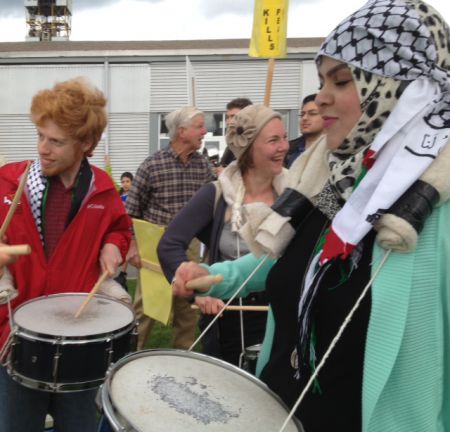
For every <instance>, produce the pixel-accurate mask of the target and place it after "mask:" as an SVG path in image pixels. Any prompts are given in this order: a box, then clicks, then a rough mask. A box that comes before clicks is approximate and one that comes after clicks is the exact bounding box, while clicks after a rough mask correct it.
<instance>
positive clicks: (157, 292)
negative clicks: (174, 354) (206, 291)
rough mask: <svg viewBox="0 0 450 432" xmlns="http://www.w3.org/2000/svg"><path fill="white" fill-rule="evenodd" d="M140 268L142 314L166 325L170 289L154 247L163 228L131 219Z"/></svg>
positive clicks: (170, 296) (170, 299)
mask: <svg viewBox="0 0 450 432" xmlns="http://www.w3.org/2000/svg"><path fill="white" fill-rule="evenodd" d="M133 226H134V233H135V236H136V242H137V245H138V250H139V255H140V256H141V260H142V268H141V269H140V270H139V278H140V283H141V293H142V305H143V309H144V313H145V314H146V315H148V316H149V317H150V318H153V319H155V320H157V321H159V322H161V323H163V324H164V325H167V323H168V322H169V318H170V311H171V309H172V287H171V286H170V284H169V283H168V282H167V280H166V278H165V276H164V275H163V273H162V271H161V267H160V266H159V262H158V256H157V254H156V247H157V246H158V243H159V240H160V239H161V237H162V235H163V233H164V227H162V226H160V225H156V224H152V223H150V222H146V221H143V220H140V219H133Z"/></svg>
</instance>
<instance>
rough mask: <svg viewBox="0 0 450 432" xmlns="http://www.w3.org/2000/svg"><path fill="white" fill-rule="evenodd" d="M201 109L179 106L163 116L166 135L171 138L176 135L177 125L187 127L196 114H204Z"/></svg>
mask: <svg viewBox="0 0 450 432" xmlns="http://www.w3.org/2000/svg"><path fill="white" fill-rule="evenodd" d="M204 115H205V114H204V113H203V111H200V110H199V109H197V108H196V107H194V106H187V107H183V108H179V109H177V110H175V111H172V112H171V113H169V114H167V115H166V117H165V120H166V126H167V130H168V135H169V138H170V139H171V140H173V139H175V138H176V136H177V130H178V128H179V127H188V126H190V125H191V124H192V120H193V119H194V118H195V117H197V116H204Z"/></svg>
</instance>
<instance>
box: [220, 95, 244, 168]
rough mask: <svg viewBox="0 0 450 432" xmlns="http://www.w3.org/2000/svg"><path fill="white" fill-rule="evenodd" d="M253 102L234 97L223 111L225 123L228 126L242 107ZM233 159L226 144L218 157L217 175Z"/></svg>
mask: <svg viewBox="0 0 450 432" xmlns="http://www.w3.org/2000/svg"><path fill="white" fill-rule="evenodd" d="M252 103H253V102H252V101H251V100H250V99H247V98H243V97H242V98H236V99H233V100H231V101H230V102H228V103H227V106H226V113H225V125H226V127H227V128H228V126H229V125H230V122H231V121H232V120H233V119H234V116H235V115H236V114H237V113H238V112H239V111H240V110H241V109H243V108H245V107H247V106H249V105H251V104H252ZM234 160H235V156H234V154H233V152H232V151H231V150H230V148H229V147H228V146H227V147H226V148H225V151H224V152H223V155H222V157H221V158H220V162H219V166H218V167H217V169H216V173H217V175H218V176H219V175H220V173H221V172H222V171H223V169H224V168H225V167H227V166H228V165H229V164H230V163H231V162H233V161H234Z"/></svg>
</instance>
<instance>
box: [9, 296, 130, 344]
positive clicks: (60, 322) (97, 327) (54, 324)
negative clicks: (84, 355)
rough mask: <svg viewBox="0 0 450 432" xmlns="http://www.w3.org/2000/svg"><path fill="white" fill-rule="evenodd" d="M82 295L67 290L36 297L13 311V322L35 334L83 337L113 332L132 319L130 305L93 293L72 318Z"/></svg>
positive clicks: (83, 297)
mask: <svg viewBox="0 0 450 432" xmlns="http://www.w3.org/2000/svg"><path fill="white" fill-rule="evenodd" d="M86 296H87V294H85V293H70V294H56V295H52V296H48V297H39V298H37V299H34V300H31V301H29V302H27V303H24V304H22V305H21V306H19V307H18V308H17V309H16V310H15V312H14V314H13V319H14V322H15V324H16V325H17V326H19V327H20V328H21V329H26V330H30V331H32V332H33V333H37V334H44V335H50V336H64V337H74V336H79V337H83V336H92V335H99V334H105V333H109V332H114V331H116V330H119V329H122V328H124V327H126V326H127V325H128V324H130V323H132V322H133V321H134V314H133V311H132V310H131V308H129V307H128V306H126V305H125V304H123V303H121V302H119V301H117V300H114V299H111V298H108V297H104V296H97V295H95V296H94V297H93V298H92V300H91V301H90V302H89V303H88V305H87V306H86V308H85V309H84V310H83V312H82V313H81V315H80V316H79V317H78V318H75V313H76V312H77V311H78V308H79V307H80V306H81V304H82V303H83V301H84V300H85V299H86Z"/></svg>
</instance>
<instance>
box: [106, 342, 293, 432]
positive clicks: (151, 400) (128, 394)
mask: <svg viewBox="0 0 450 432" xmlns="http://www.w3.org/2000/svg"><path fill="white" fill-rule="evenodd" d="M104 390H106V391H107V392H108V393H109V395H110V399H111V402H112V406H113V407H114V409H115V412H116V413H118V417H120V418H122V419H125V421H126V423H127V427H130V426H131V428H132V430H136V431H142V432H146V431H149V432H150V431H151V432H160V431H161V432H171V431H172V432H179V431H196V432H197V431H207V432H213V431H217V432H219V431H220V432H226V431H233V432H236V431H246V432H252V431H257V432H261V431H265V432H269V431H274V432H275V431H276V432H278V431H279V430H280V428H281V426H282V424H283V422H284V421H285V419H286V418H287V416H288V410H287V408H286V407H285V406H284V404H283V403H282V402H281V401H280V399H279V398H278V397H277V396H275V394H274V393H272V392H271V391H270V390H269V389H268V387H267V386H266V385H265V384H263V383H262V382H261V381H259V380H258V379H256V378H255V377H253V376H252V375H250V374H247V373H246V372H243V371H242V370H241V369H239V368H237V367H235V366H233V365H230V364H228V363H225V362H222V361H220V360H216V359H213V358H211V357H208V356H205V355H202V354H197V353H189V352H185V351H177V350H166V351H161V350H148V351H141V352H139V353H134V354H130V355H129V356H127V357H124V358H123V359H121V360H119V362H118V363H116V365H115V366H114V367H113V369H112V370H111V372H110V374H109V377H108V379H107V382H106V383H105V388H104ZM104 393H105V392H104ZM105 411H107V410H105ZM126 430H128V429H126ZM285 430H286V431H298V430H301V427H300V426H299V425H296V423H295V422H294V421H291V423H290V424H289V425H288V427H287V428H286V429H285Z"/></svg>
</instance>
